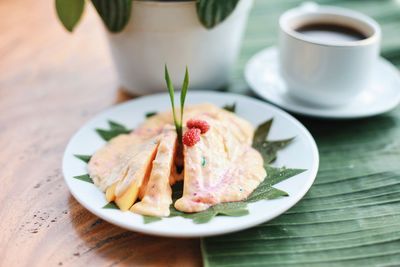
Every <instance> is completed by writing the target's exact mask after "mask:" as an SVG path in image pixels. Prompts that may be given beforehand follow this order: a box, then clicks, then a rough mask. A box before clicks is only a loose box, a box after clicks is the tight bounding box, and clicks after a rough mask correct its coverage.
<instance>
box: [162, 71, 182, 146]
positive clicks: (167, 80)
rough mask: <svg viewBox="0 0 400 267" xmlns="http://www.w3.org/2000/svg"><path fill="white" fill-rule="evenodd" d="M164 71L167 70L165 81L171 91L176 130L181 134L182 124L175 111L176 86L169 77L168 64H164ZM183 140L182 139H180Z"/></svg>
mask: <svg viewBox="0 0 400 267" xmlns="http://www.w3.org/2000/svg"><path fill="white" fill-rule="evenodd" d="M164 72H165V82H166V83H167V89H168V93H169V99H170V100H171V107H172V115H173V117H174V124H175V129H176V132H177V134H178V136H179V133H181V134H182V125H181V124H180V123H179V121H178V119H177V117H176V112H175V88H174V85H173V84H172V81H171V78H170V77H169V73H168V68H167V65H165V66H164ZM178 140H181V139H178Z"/></svg>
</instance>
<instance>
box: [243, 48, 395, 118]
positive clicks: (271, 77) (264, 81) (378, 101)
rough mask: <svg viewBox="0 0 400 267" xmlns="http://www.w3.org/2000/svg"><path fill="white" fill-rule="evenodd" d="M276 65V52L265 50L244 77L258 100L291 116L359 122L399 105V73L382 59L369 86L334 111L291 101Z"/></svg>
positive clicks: (248, 66) (254, 60) (250, 64)
mask: <svg viewBox="0 0 400 267" xmlns="http://www.w3.org/2000/svg"><path fill="white" fill-rule="evenodd" d="M278 64H279V63H278V49H277V48H276V47H270V48H267V49H264V50H262V51H260V52H259V53H257V54H256V55H254V56H253V57H252V58H251V59H250V60H249V62H248V63H247V65H246V69H245V77H246V80H247V82H248V84H249V85H250V87H251V88H252V90H253V91H254V92H255V93H256V94H257V95H258V96H260V97H261V98H263V99H265V100H267V101H269V102H271V103H273V104H275V105H278V106H280V107H282V108H283V109H286V110H288V111H291V112H293V113H297V114H303V115H309V116H313V117H322V118H336V119H350V118H362V117H369V116H373V115H377V114H381V113H384V112H387V111H389V110H391V109H393V108H395V107H396V106H397V105H398V104H399V102H400V75H399V71H398V70H397V69H396V67H394V66H393V65H392V64H391V63H390V62H389V61H387V60H386V59H384V58H382V57H381V58H379V60H378V64H377V66H376V71H375V72H374V76H373V79H372V82H371V84H370V86H369V87H368V88H366V90H364V91H363V92H362V93H361V94H360V95H359V96H357V97H356V98H355V99H354V100H353V101H352V102H351V103H349V104H347V105H344V106H340V107H333V108H331V107H330V108H325V107H319V106H313V105H311V104H308V103H305V102H302V101H301V100H297V99H296V98H292V96H290V95H289V94H288V89H287V87H286V84H285V81H284V80H283V78H282V77H281V76H280V74H279V66H278Z"/></svg>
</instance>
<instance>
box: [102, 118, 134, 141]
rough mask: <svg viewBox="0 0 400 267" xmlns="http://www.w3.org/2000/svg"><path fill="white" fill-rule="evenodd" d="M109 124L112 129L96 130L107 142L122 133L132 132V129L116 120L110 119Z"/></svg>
mask: <svg viewBox="0 0 400 267" xmlns="http://www.w3.org/2000/svg"><path fill="white" fill-rule="evenodd" d="M108 125H109V126H110V129H101V128H97V129H96V132H97V133H98V134H99V135H100V137H101V138H102V139H103V140H104V141H107V142H108V141H110V140H111V139H113V138H114V137H116V136H118V135H120V134H128V133H130V132H132V130H131V129H128V128H126V127H125V126H124V125H122V124H120V123H118V122H115V121H111V120H109V121H108Z"/></svg>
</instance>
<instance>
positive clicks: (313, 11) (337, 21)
mask: <svg viewBox="0 0 400 267" xmlns="http://www.w3.org/2000/svg"><path fill="white" fill-rule="evenodd" d="M311 24H320V25H321V24H331V25H332V24H333V25H339V26H343V27H347V28H351V29H354V30H356V31H357V32H360V33H362V34H363V35H364V36H365V38H364V39H361V40H355V41H343V40H331V39H326V38H319V39H318V38H316V37H313V36H310V35H307V34H304V33H301V32H299V31H296V29H299V28H300V27H302V26H304V25H311ZM279 26H280V38H279V54H280V72H281V75H282V77H283V79H284V80H285V82H286V84H287V88H288V92H289V94H291V95H292V96H294V97H296V98H298V99H301V100H303V101H306V102H308V103H312V104H316V105H320V106H338V105H343V104H346V103H348V102H350V101H351V100H352V99H354V97H356V96H357V95H358V94H359V93H360V92H361V91H362V90H363V89H365V88H366V87H367V86H368V83H369V81H370V78H371V76H372V72H373V69H374V65H375V63H376V61H377V59H378V56H379V47H380V39H381V30H380V27H379V25H378V23H376V22H375V21H374V20H373V19H371V18H370V17H368V16H366V15H363V14H361V13H359V12H355V11H352V10H348V9H343V8H338V7H328V6H318V5H306V6H300V7H298V8H295V9H291V10H289V11H286V12H285V13H284V14H283V15H282V16H281V17H280V19H279Z"/></svg>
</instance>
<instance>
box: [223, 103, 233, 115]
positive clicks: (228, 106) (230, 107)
mask: <svg viewBox="0 0 400 267" xmlns="http://www.w3.org/2000/svg"><path fill="white" fill-rule="evenodd" d="M222 108H223V109H225V110H227V111H230V112H232V113H235V112H236V103H233V104H230V105H229V104H227V105H225V106H223V107H222Z"/></svg>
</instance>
